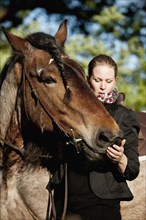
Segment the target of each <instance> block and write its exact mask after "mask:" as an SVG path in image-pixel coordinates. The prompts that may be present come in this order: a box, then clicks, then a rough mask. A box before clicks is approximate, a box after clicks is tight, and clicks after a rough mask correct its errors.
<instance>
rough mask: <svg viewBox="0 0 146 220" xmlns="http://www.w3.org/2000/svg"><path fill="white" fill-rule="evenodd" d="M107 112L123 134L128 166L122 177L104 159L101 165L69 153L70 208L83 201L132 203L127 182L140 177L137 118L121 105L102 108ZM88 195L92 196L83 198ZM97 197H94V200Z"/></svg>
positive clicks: (111, 164)
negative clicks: (123, 201)
mask: <svg viewBox="0 0 146 220" xmlns="http://www.w3.org/2000/svg"><path fill="white" fill-rule="evenodd" d="M105 107H106V109H107V110H108V111H109V113H110V114H111V115H112V116H113V117H114V119H115V120H116V122H117V123H118V125H119V126H120V128H121V129H122V130H123V133H124V139H126V144H125V146H124V153H125V155H126V156H127V158H128V164H127V167H126V170H125V172H124V173H121V172H120V170H119V168H118V166H117V165H116V164H115V163H112V162H111V161H110V159H108V158H106V159H105V160H102V161H97V162H94V163H93V162H90V161H88V160H86V158H85V157H84V156H83V155H80V154H78V155H77V154H76V153H75V152H74V151H72V152H71V153H70V159H69V161H68V162H69V163H68V166H69V168H68V169H69V172H68V179H69V183H68V184H69V204H70V205H71V206H72V205H73V204H78V205H79V206H80V204H81V203H82V200H84V201H88V202H89V200H90V202H91V201H92V202H93V203H94V200H96V197H97V198H101V199H118V200H131V199H132V198H133V195H132V193H131V191H130V189H129V187H128V185H127V183H126V180H133V179H135V178H136V177H137V176H138V174H139V165H140V164H139V159H138V148H137V147H138V133H139V129H140V126H139V123H138V120H137V118H136V114H135V112H134V111H132V110H131V109H128V108H126V107H124V106H122V105H120V104H105ZM87 194H91V195H92V196H89V195H88V196H85V195H87ZM95 195H96V196H95Z"/></svg>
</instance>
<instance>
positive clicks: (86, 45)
mask: <svg viewBox="0 0 146 220" xmlns="http://www.w3.org/2000/svg"><path fill="white" fill-rule="evenodd" d="M85 6H86V8H88V7H89V8H90V9H93V8H95V6H96V4H95V1H86V3H85V5H84V7H85ZM25 13H26V14H28V13H29V11H20V13H19V16H22V17H25V16H26V14H25ZM90 21H91V22H92V24H93V25H94V29H93V28H92V29H90V27H89V29H90V35H84V34H83V33H82V34H78V35H77V34H76V35H75V36H71V37H69V38H68V40H67V42H66V52H67V54H69V56H70V57H71V58H73V59H75V60H76V61H77V62H79V63H80V64H81V65H82V66H83V68H84V70H85V73H86V75H87V69H88V63H89V61H90V59H91V58H92V57H93V56H95V55H98V54H101V53H105V54H107V55H109V56H111V57H113V58H114V60H115V61H116V62H117V64H118V67H119V71H118V77H119V79H118V83H117V88H118V90H119V92H124V93H125V94H126V100H125V105H127V106H129V107H132V108H133V109H135V110H137V111H141V110H146V98H145V97H146V62H145V58H146V56H145V47H144V44H143V41H142V38H143V36H142V35H140V33H142V32H144V30H143V29H142V25H143V17H142V14H140V13H138V12H137V16H133V19H131V18H130V17H128V16H126V14H125V13H123V14H122V13H121V12H120V11H119V8H117V7H116V6H115V5H112V6H111V7H102V9H100V10H99V13H96V14H94V13H93V16H92V17H90ZM90 24H91V23H90ZM42 25H43V24H42V23H41V21H40V20H37V19H35V20H33V22H31V23H30V24H24V23H23V24H22V25H21V26H19V27H18V28H17V29H15V28H14V29H11V32H12V33H14V34H17V35H20V36H23V37H24V35H25V36H26V35H27V34H29V33H32V32H33V31H34V30H35V31H39V29H40V27H41V26H42ZM28 31H29V32H28ZM0 42H1V43H2V44H1V45H2V47H1V50H0V57H1V62H0V68H2V66H3V64H4V62H5V60H6V58H7V57H8V56H9V54H10V47H9V46H8V43H7V42H6V40H5V39H4V38H2V39H0Z"/></svg>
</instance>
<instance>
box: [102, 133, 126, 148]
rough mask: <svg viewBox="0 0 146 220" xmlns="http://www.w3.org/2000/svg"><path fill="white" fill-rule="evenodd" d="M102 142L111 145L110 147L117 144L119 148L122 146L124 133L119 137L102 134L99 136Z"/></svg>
mask: <svg viewBox="0 0 146 220" xmlns="http://www.w3.org/2000/svg"><path fill="white" fill-rule="evenodd" d="M99 140H100V142H104V143H109V144H110V145H113V144H116V145H118V146H120V145H121V140H122V133H121V134H120V135H119V136H116V137H115V136H111V134H109V133H107V132H101V133H100V134H99Z"/></svg>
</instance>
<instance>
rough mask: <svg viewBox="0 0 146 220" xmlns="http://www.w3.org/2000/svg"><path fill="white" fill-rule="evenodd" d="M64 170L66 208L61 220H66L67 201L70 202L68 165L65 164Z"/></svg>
mask: <svg viewBox="0 0 146 220" xmlns="http://www.w3.org/2000/svg"><path fill="white" fill-rule="evenodd" d="M64 168H65V186H64V188H65V190H64V191H65V193H64V207H63V213H62V218H61V220H64V219H65V216H66V211H67V201H68V181H67V163H65V165H64Z"/></svg>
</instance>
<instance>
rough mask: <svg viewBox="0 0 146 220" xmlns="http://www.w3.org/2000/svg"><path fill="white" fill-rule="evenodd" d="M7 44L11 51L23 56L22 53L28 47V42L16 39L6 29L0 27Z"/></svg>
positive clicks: (19, 38)
mask: <svg viewBox="0 0 146 220" xmlns="http://www.w3.org/2000/svg"><path fill="white" fill-rule="evenodd" d="M1 28H2V30H3V32H4V34H5V36H6V38H7V40H8V42H9V43H10V45H11V47H12V49H13V50H14V51H16V52H18V53H21V54H23V53H24V50H25V49H26V48H27V47H28V44H29V43H28V42H27V41H26V40H25V39H23V38H21V37H18V36H16V35H14V34H12V33H10V32H8V31H6V29H5V28H4V27H1Z"/></svg>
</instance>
